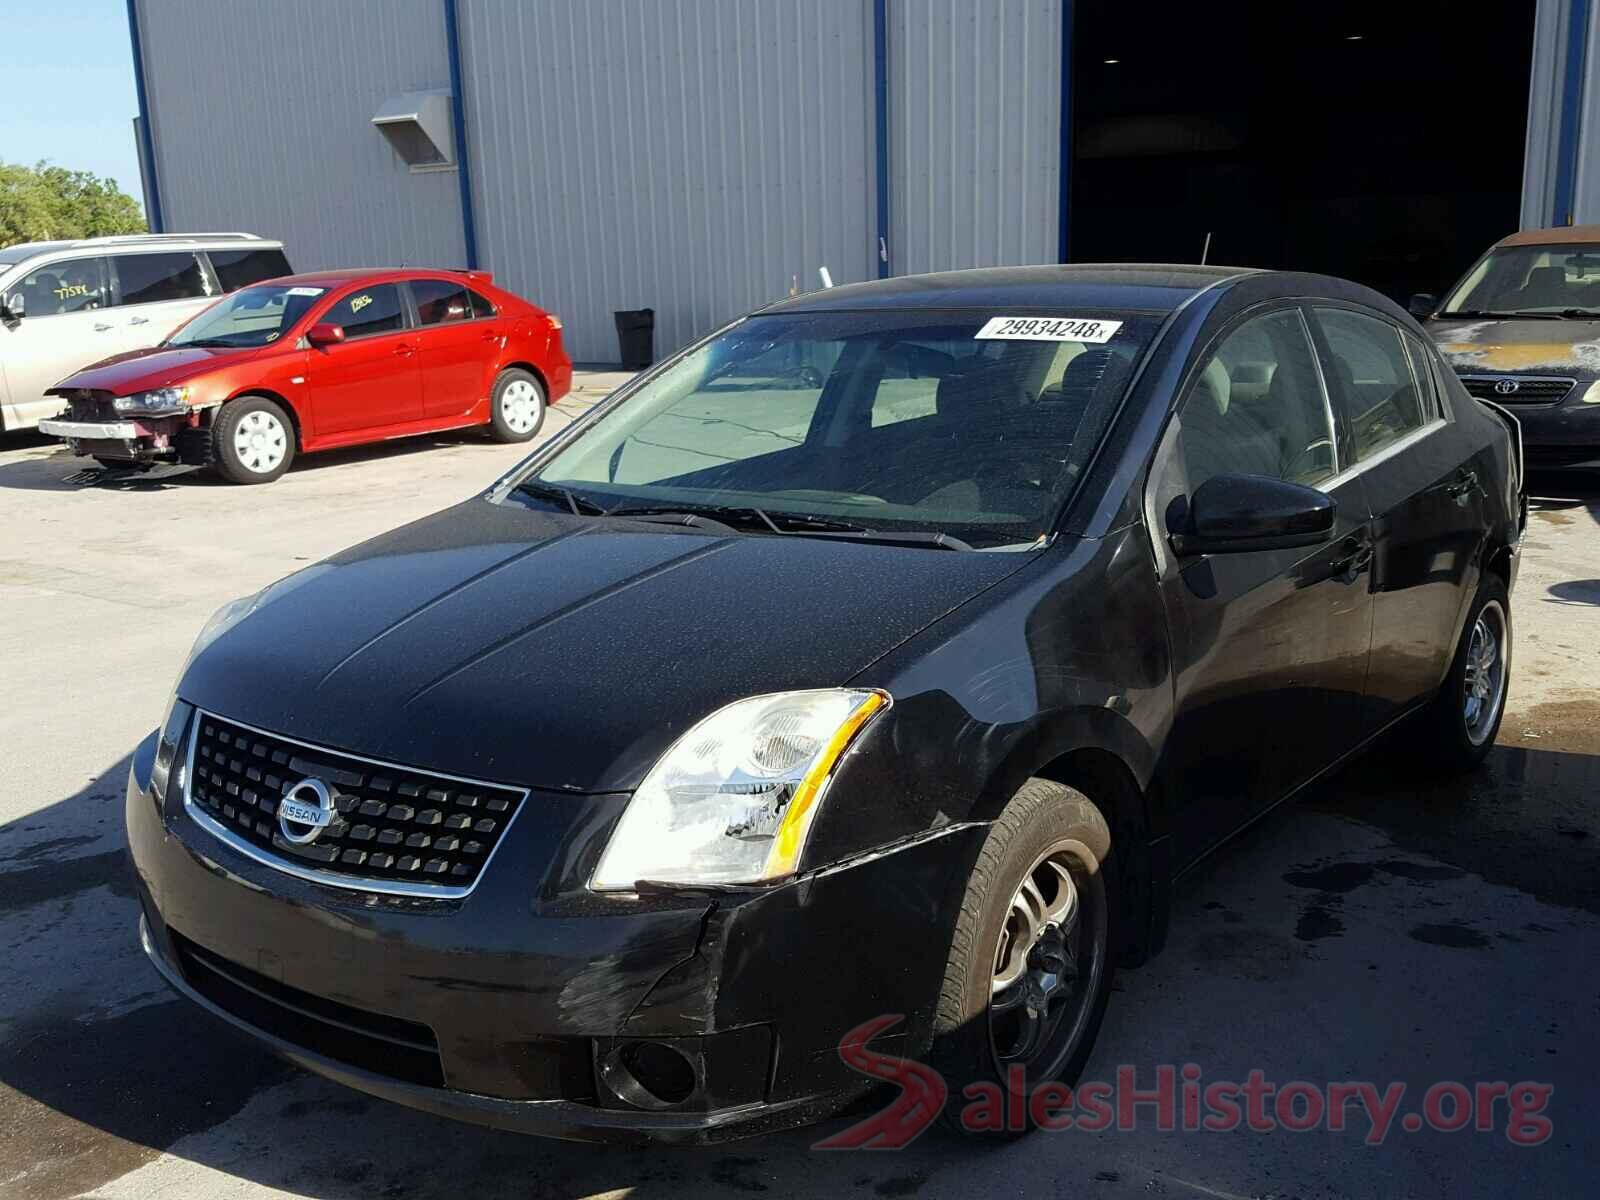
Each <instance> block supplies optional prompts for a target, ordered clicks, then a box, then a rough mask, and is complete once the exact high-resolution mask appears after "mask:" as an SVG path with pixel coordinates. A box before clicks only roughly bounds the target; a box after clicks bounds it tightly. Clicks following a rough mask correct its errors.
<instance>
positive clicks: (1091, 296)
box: [761, 263, 1258, 314]
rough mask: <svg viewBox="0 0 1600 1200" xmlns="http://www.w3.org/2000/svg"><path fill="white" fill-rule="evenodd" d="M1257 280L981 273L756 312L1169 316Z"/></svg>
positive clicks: (1102, 270) (1114, 267)
mask: <svg viewBox="0 0 1600 1200" xmlns="http://www.w3.org/2000/svg"><path fill="white" fill-rule="evenodd" d="M1256 273H1258V272H1256V271H1254V270H1253V269H1252V268H1248V267H1219V266H1191V265H1185V264H1181V263H1147V264H1130V263H1074V264H1070V265H1066V264H1049V265H1045V266H1032V267H981V268H978V269H976V270H970V271H940V272H938V273H936V274H931V275H898V276H896V277H894V278H892V279H879V280H874V281H872V282H868V283H848V284H843V285H841V286H839V287H834V288H825V289H823V290H822V291H817V292H808V293H806V294H805V295H803V296H795V297H794V298H792V299H788V300H780V301H779V302H778V303H776V304H772V305H769V306H768V307H766V308H764V309H762V310H761V312H762V313H764V314H765V313H784V312H829V311H842V310H845V309H894V308H981V309H989V310H994V309H1000V308H1008V309H1011V308H1014V309H1056V310H1059V309H1062V308H1081V307H1087V306H1095V307H1100V308H1107V309H1144V310H1149V311H1152V312H1171V311H1172V310H1173V309H1175V308H1177V307H1178V306H1179V305H1181V304H1182V303H1183V302H1184V301H1185V300H1187V299H1189V297H1191V296H1193V295H1195V294H1196V293H1197V292H1201V291H1204V290H1205V289H1206V288H1208V287H1211V286H1212V285H1213V284H1217V283H1221V282H1223V281H1224V280H1228V279H1234V278H1237V277H1240V276H1243V275H1251V274H1256Z"/></svg>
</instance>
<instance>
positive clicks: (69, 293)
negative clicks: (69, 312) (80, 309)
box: [55, 283, 89, 300]
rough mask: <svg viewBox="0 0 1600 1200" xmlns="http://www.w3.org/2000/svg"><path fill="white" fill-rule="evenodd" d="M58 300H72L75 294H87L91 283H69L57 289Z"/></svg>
mask: <svg viewBox="0 0 1600 1200" xmlns="http://www.w3.org/2000/svg"><path fill="white" fill-rule="evenodd" d="M55 292H56V299H57V300H70V299H72V297H74V296H87V295H88V294H89V285H88V284H87V283H69V284H67V285H66V286H65V287H58V288H56V289H55Z"/></svg>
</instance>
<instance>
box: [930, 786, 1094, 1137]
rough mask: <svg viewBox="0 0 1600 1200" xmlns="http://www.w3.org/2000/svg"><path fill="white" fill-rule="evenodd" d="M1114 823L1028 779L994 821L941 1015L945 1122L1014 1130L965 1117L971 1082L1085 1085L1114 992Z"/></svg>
mask: <svg viewBox="0 0 1600 1200" xmlns="http://www.w3.org/2000/svg"><path fill="white" fill-rule="evenodd" d="M1110 854H1111V831H1110V828H1109V826H1108V825H1107V823H1106V819H1105V817H1104V816H1103V815H1102V814H1101V812H1100V810H1099V809H1098V808H1096V807H1095V805H1094V804H1093V802H1091V801H1090V800H1089V798H1088V797H1087V796H1085V795H1083V794H1082V793H1081V792H1077V791H1074V790H1073V789H1072V788H1069V787H1066V786H1064V785H1062V784H1059V783H1052V782H1050V781H1049V780H1045V779H1030V780H1029V781H1028V782H1027V783H1025V784H1024V785H1023V786H1022V788H1021V789H1020V790H1019V791H1018V792H1017V794H1016V795H1015V796H1013V797H1012V798H1011V801H1010V802H1009V803H1008V804H1007V805H1006V807H1005V809H1004V810H1003V811H1002V812H1001V814H1000V816H999V818H998V819H997V820H996V821H995V823H994V824H993V826H991V827H990V830H989V835H988V837H987V839H986V840H985V841H984V844H983V848H982V850H981V851H979V854H978V861H977V864H976V865H975V866H974V867H973V869H972V874H971V876H970V877H969V879H968V881H967V888H966V894H965V895H964V896H963V898H962V902H961V910H960V912H959V914H958V915H957V918H956V928H955V934H954V936H953V938H952V939H951V946H950V957H949V960H948V962H947V963H946V966H945V980H944V986H943V988H942V989H941V991H940V995H939V1005H938V1009H937V1012H936V1014H935V1018H934V1044H933V1060H934V1064H935V1066H936V1067H937V1068H938V1069H939V1070H940V1071H941V1072H942V1073H943V1075H944V1078H945V1080H946V1081H947V1083H948V1084H949V1087H950V1092H949V1099H948V1101H947V1103H946V1106H945V1111H944V1114H943V1116H944V1123H945V1125H946V1127H947V1128H949V1129H951V1130H954V1131H957V1132H960V1133H969V1134H985V1133H986V1134H991V1135H996V1134H997V1135H1000V1136H1005V1135H1007V1134H1010V1135H1015V1134H1017V1133H1020V1132H1024V1130H1016V1129H1007V1130H1002V1129H996V1128H994V1127H993V1125H992V1124H984V1123H983V1122H982V1121H981V1120H974V1119H973V1117H972V1115H971V1114H966V1115H964V1110H965V1108H966V1106H967V1103H968V1102H967V1099H966V1098H965V1097H964V1096H963V1090H964V1089H965V1088H966V1087H967V1086H968V1085H969V1084H973V1083H977V1084H994V1085H997V1086H998V1087H999V1088H1000V1089H1001V1091H1002V1092H1004V1091H1006V1090H1007V1088H1008V1087H1009V1086H1010V1085H1011V1081H1012V1078H1013V1077H1014V1076H1015V1075H1016V1073H1017V1072H1018V1071H1019V1070H1020V1072H1021V1075H1022V1078H1023V1080H1024V1082H1025V1084H1026V1086H1027V1088H1028V1089H1030V1091H1031V1089H1032V1088H1034V1087H1037V1086H1038V1085H1039V1084H1042V1083H1046V1082H1049V1081H1053V1080H1061V1081H1064V1082H1066V1083H1068V1084H1072V1083H1076V1082H1077V1079H1078V1076H1079V1075H1080V1074H1081V1073H1082V1071H1083V1067H1084V1064H1085V1063H1086V1062H1087V1061H1088V1058H1089V1052H1090V1051H1091V1050H1092V1049H1093V1047H1094V1039H1095V1035H1096V1034H1097V1033H1098V1032H1099V1030H1100V1022H1101V1020H1102V1018H1103V1017H1104V1016H1105V1010H1106V1001H1107V1000H1108V998H1109V997H1110V994H1111V975H1112V962H1111V946H1112V945H1113V944H1114V943H1113V941H1112V935H1113V930H1112V914H1113V911H1114V898H1115V887H1114V886H1113V881H1112V879H1111V878H1109V875H1110V871H1109V869H1108V868H1109V865H1110Z"/></svg>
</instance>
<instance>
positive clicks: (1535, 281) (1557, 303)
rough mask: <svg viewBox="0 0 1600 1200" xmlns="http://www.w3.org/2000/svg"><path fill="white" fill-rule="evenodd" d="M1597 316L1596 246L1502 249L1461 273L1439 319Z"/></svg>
mask: <svg viewBox="0 0 1600 1200" xmlns="http://www.w3.org/2000/svg"><path fill="white" fill-rule="evenodd" d="M1569 309H1575V310H1578V312H1577V313H1575V314H1574V315H1584V316H1587V315H1589V314H1591V313H1594V314H1600V245H1564V246H1505V247H1502V248H1501V249H1498V250H1491V251H1490V252H1489V253H1488V254H1487V255H1485V256H1484V257H1483V259H1482V260H1481V261H1479V262H1478V264H1477V265H1476V266H1474V267H1473V268H1472V270H1470V271H1469V272H1467V277H1466V278H1465V279H1463V280H1462V281H1461V283H1460V284H1459V285H1458V286H1457V287H1456V290H1455V291H1454V292H1452V293H1451V294H1450V296H1449V298H1448V299H1447V300H1446V301H1445V302H1444V307H1443V308H1442V309H1441V310H1440V312H1439V315H1440V316H1441V317H1498V316H1518V315H1523V314H1533V315H1534V316H1555V317H1559V316H1562V315H1563V314H1565V313H1566V312H1567V310H1569Z"/></svg>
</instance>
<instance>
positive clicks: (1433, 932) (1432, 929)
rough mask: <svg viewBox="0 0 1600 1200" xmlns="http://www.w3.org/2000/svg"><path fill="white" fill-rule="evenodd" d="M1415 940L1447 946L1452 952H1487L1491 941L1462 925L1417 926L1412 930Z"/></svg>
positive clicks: (1431, 944) (1411, 933)
mask: <svg viewBox="0 0 1600 1200" xmlns="http://www.w3.org/2000/svg"><path fill="white" fill-rule="evenodd" d="M1410 935H1411V937H1412V938H1413V939H1415V940H1416V941H1419V942H1426V943H1427V944H1428V945H1430V946H1447V947H1449V948H1450V949H1452V950H1486V949H1488V947H1489V939H1488V938H1487V937H1485V936H1484V935H1483V934H1481V933H1479V932H1478V931H1477V930H1476V929H1471V928H1468V927H1467V926H1465V925H1460V924H1443V925H1416V926H1413V927H1412V929H1411V930H1410Z"/></svg>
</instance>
